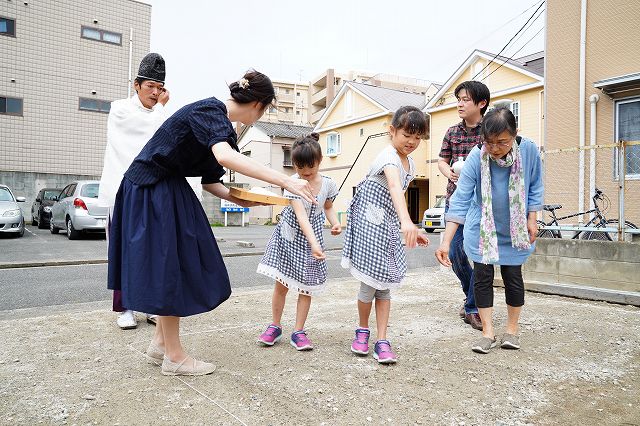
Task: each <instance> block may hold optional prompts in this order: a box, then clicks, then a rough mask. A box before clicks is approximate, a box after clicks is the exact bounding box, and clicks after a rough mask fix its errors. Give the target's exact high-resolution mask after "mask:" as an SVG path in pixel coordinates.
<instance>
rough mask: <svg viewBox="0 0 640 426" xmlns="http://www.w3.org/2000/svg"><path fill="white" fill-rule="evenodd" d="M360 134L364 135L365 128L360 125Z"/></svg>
mask: <svg viewBox="0 0 640 426" xmlns="http://www.w3.org/2000/svg"><path fill="white" fill-rule="evenodd" d="M360 136H364V129H363V128H362V127H360Z"/></svg>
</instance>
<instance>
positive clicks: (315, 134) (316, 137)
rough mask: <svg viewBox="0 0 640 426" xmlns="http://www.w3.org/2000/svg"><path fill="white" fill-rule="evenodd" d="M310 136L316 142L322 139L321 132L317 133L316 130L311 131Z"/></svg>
mask: <svg viewBox="0 0 640 426" xmlns="http://www.w3.org/2000/svg"><path fill="white" fill-rule="evenodd" d="M309 137H310V138H311V139H314V140H315V141H316V142H318V141H320V135H319V134H317V133H316V132H313V133H311V134H310V135H309Z"/></svg>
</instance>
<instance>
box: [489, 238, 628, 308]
mask: <svg viewBox="0 0 640 426" xmlns="http://www.w3.org/2000/svg"><path fill="white" fill-rule="evenodd" d="M522 272H523V278H524V282H525V287H526V288H527V289H528V290H533V291H539V292H543V293H550V294H559V295H564V296H570V297H576V298H583V299H590V300H603V301H609V302H614V303H624V304H631V305H636V306H640V244H638V243H630V242H624V243H619V242H614V241H588V240H569V239H555V238H552V239H546V238H545V239H539V240H538V241H537V242H536V250H535V252H534V253H533V254H532V255H531V257H529V259H528V260H527V262H526V263H525V264H524V265H523V271H522ZM496 277H497V280H496V284H497V285H500V286H502V285H503V283H502V280H501V278H500V274H499V268H496Z"/></svg>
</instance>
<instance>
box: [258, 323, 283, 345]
mask: <svg viewBox="0 0 640 426" xmlns="http://www.w3.org/2000/svg"><path fill="white" fill-rule="evenodd" d="M281 338H282V328H280V327H278V326H277V325H275V324H269V326H268V327H267V329H266V330H265V331H264V333H262V334H261V335H260V337H258V342H260V343H263V344H265V345H267V346H273V345H274V344H276V343H277V342H278V341H279V340H280V339H281Z"/></svg>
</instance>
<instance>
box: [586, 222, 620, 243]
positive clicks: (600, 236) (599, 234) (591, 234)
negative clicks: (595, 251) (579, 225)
mask: <svg viewBox="0 0 640 426" xmlns="http://www.w3.org/2000/svg"><path fill="white" fill-rule="evenodd" d="M605 225H606V224H602V223H599V224H597V225H596V226H594V228H596V229H597V228H605V227H607V226H605ZM580 239H581V240H597V241H615V240H613V239H612V238H611V236H610V235H609V233H608V232H603V231H583V232H582V234H581V235H580Z"/></svg>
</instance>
